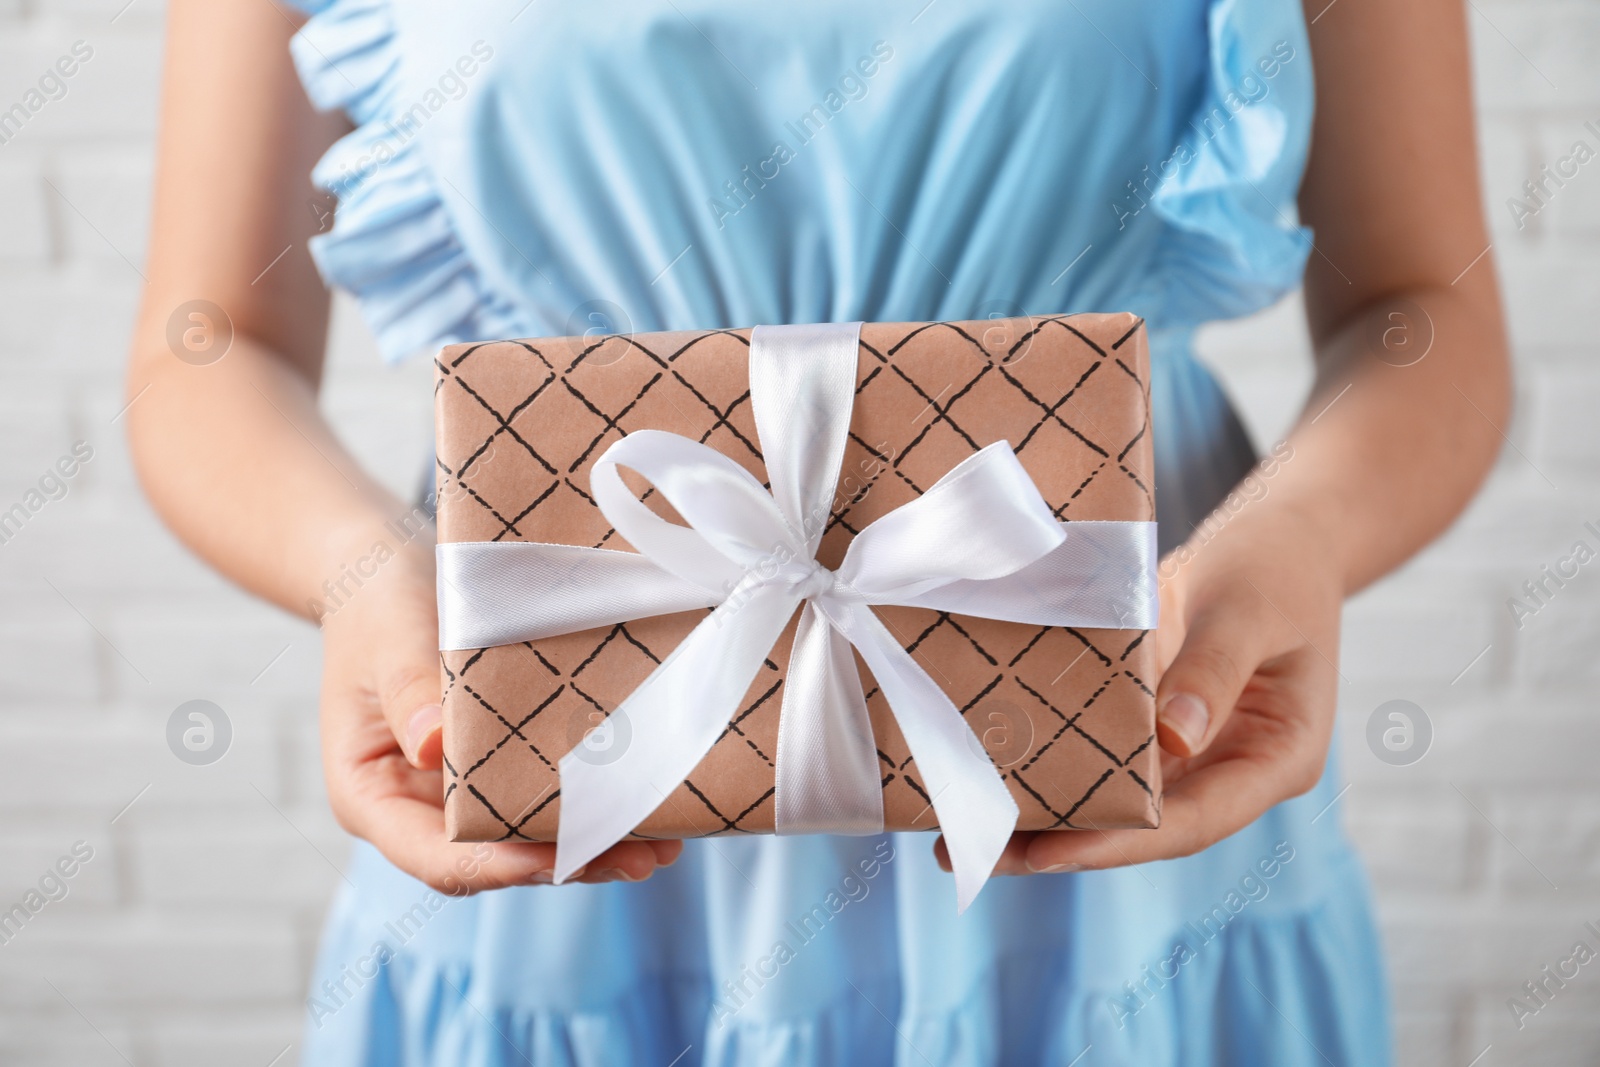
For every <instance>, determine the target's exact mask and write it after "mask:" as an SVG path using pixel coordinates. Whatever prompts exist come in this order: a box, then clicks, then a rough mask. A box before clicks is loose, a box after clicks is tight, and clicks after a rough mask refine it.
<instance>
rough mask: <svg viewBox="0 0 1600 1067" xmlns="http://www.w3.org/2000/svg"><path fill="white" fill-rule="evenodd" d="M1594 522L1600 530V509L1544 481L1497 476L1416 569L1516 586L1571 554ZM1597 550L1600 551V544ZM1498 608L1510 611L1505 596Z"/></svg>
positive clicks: (1427, 550)
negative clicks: (1564, 495) (1553, 489)
mask: <svg viewBox="0 0 1600 1067" xmlns="http://www.w3.org/2000/svg"><path fill="white" fill-rule="evenodd" d="M1590 519H1593V520H1595V525H1597V526H1600V506H1597V507H1594V508H1585V507H1583V506H1582V503H1581V501H1578V500H1573V499H1570V498H1557V497H1556V495H1555V494H1554V493H1552V492H1551V490H1550V487H1549V486H1547V485H1545V484H1544V483H1543V482H1542V481H1539V480H1537V479H1535V480H1533V481H1532V482H1531V483H1530V482H1528V481H1526V480H1523V479H1519V478H1514V477H1496V478H1492V479H1491V480H1490V482H1489V484H1488V485H1487V486H1486V487H1485V488H1484V491H1483V492H1482V493H1480V494H1479V495H1478V496H1477V497H1476V498H1475V499H1474V500H1473V501H1472V503H1471V504H1469V505H1468V506H1467V510H1466V511H1465V512H1464V513H1463V514H1462V516H1461V518H1459V519H1458V520H1457V521H1456V522H1455V524H1454V525H1453V526H1451V528H1450V529H1449V530H1447V531H1446V532H1445V534H1444V536H1443V537H1441V538H1440V539H1439V540H1438V541H1436V542H1434V543H1433V544H1432V545H1430V546H1429V547H1428V548H1426V549H1424V550H1423V553H1422V555H1421V556H1419V557H1418V558H1417V560H1416V561H1415V563H1414V564H1412V566H1413V567H1414V568H1415V569H1417V570H1419V571H1427V570H1429V569H1430V568H1435V567H1438V568H1444V569H1448V570H1449V571H1451V572H1453V573H1455V574H1457V575H1459V576H1462V577H1463V578H1465V577H1466V576H1468V575H1472V576H1475V577H1478V578H1482V579H1487V580H1490V581H1494V582H1498V583H1505V584H1509V585H1511V586H1512V587H1513V588H1515V586H1517V585H1520V584H1521V583H1522V582H1523V581H1526V580H1527V579H1529V578H1531V577H1533V576H1534V575H1536V574H1537V573H1538V570H1539V567H1540V566H1541V565H1542V564H1546V563H1551V562H1553V561H1555V560H1556V559H1559V558H1560V557H1561V556H1563V555H1565V554H1566V553H1567V552H1568V551H1569V550H1570V549H1571V547H1572V542H1573V541H1575V540H1577V539H1578V538H1579V537H1582V536H1584V532H1585V531H1584V530H1583V523H1584V522H1585V521H1587V520H1590ZM1591 540H1594V539H1593V537H1592V535H1591ZM1595 547H1596V548H1597V549H1600V542H1596V544H1595ZM1496 595H1497V596H1499V595H1500V591H1497V593H1496ZM1493 606H1494V607H1495V609H1496V611H1497V612H1503V611H1505V604H1504V603H1503V597H1501V599H1500V600H1496V601H1494V602H1493ZM1509 617H1510V616H1509V615H1507V618H1509Z"/></svg>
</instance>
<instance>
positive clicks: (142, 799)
mask: <svg viewBox="0 0 1600 1067" xmlns="http://www.w3.org/2000/svg"><path fill="white" fill-rule="evenodd" d="M179 703H180V701H177V700H173V701H171V702H163V703H160V704H157V705H154V706H153V707H152V708H151V709H150V711H149V713H148V714H144V715H135V714H132V713H128V714H123V715H119V716H117V717H115V718H111V717H107V716H102V715H51V716H34V717H31V718H30V720H29V721H26V722H23V723H18V724H11V723H5V724H0V743H3V744H4V745H5V746H6V751H8V752H11V753H13V759H14V765H13V766H12V767H11V769H10V770H9V771H8V772H7V774H6V775H5V776H4V778H3V779H0V808H9V809H14V810H38V809H41V808H48V809H68V810H80V811H82V810H94V811H98V812H102V813H103V817H104V818H105V819H107V820H110V819H111V818H112V817H113V816H114V815H116V813H117V812H119V811H121V810H122V809H123V808H124V807H125V806H126V805H128V804H130V803H132V804H134V806H133V807H132V808H129V809H128V813H127V814H126V815H124V816H122V818H120V819H119V820H118V822H119V823H121V822H123V821H125V820H130V819H131V820H133V821H134V822H137V821H138V820H139V819H141V818H143V817H144V812H145V811H147V810H149V809H150V808H151V807H156V806H161V805H171V804H194V803H196V802H202V803H216V802H218V801H219V800H220V801H228V802H233V803H239V804H246V805H249V806H251V807H254V806H255V805H256V804H258V803H261V796H262V795H263V794H264V795H265V796H266V797H268V798H271V799H272V800H273V801H274V802H276V801H277V800H278V799H280V798H281V789H280V787H279V774H278V770H277V768H278V760H279V757H280V753H279V751H278V747H277V744H276V737H275V735H274V733H273V731H272V729H271V725H270V724H264V723H261V722H258V721H256V720H254V719H253V718H252V717H251V715H250V714H249V708H248V707H246V706H241V705H240V704H239V703H233V704H232V711H231V712H230V711H229V710H228V708H227V707H226V706H224V712H225V713H228V715H229V719H230V721H231V724H232V727H233V738H232V740H231V742H230V746H229V748H228V751H227V753H226V754H225V755H224V756H223V757H222V758H221V759H220V760H218V761H217V762H215V763H212V764H210V765H208V766H192V765H190V764H187V763H183V762H181V761H179V759H178V758H177V757H176V756H175V755H173V754H172V752H171V751H170V750H169V749H168V748H167V739H166V722H167V717H168V715H169V714H170V713H171V711H172V709H174V708H176V707H177V705H178V704H179ZM218 703H219V704H225V703H227V702H218ZM85 768H93V773H88V774H86V773H84V770H85ZM146 787H148V788H146ZM257 790H259V792H257ZM136 797H137V798H138V799H137V801H136V802H135V798H136Z"/></svg>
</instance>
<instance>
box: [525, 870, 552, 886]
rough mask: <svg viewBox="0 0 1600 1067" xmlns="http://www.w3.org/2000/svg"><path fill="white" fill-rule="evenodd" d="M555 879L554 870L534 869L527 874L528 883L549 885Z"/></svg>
mask: <svg viewBox="0 0 1600 1067" xmlns="http://www.w3.org/2000/svg"><path fill="white" fill-rule="evenodd" d="M555 880H556V874H555V872H554V871H534V872H533V873H532V874H531V875H529V876H528V884H529V885H551V884H553V883H554V882H555Z"/></svg>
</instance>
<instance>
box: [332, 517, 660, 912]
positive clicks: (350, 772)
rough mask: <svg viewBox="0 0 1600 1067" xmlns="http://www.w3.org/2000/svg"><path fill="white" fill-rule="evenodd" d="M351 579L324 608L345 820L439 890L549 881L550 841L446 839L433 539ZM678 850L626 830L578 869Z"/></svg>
mask: <svg viewBox="0 0 1600 1067" xmlns="http://www.w3.org/2000/svg"><path fill="white" fill-rule="evenodd" d="M372 548H373V545H372V543H371V541H370V540H369V541H367V542H365V547H363V548H361V549H358V550H357V551H356V552H355V553H354V555H352V556H351V557H350V558H351V559H352V560H354V559H356V558H359V557H360V556H363V555H367V556H371V554H372ZM346 587H347V588H349V589H351V590H352V592H351V595H350V596H348V597H344V598H342V599H343V601H344V602H343V604H342V606H339V607H337V608H333V609H332V610H331V611H330V612H329V613H327V614H324V615H323V617H322V634H323V670H322V763H323V773H324V775H325V776H326V779H327V785H328V800H329V803H330V804H331V805H332V806H333V812H334V815H335V817H337V818H338V820H339V824H340V825H341V826H343V827H344V828H345V829H346V830H348V831H349V832H350V833H352V834H355V835H356V836H357V837H362V838H365V839H366V840H368V841H370V842H372V844H373V845H375V846H377V848H378V851H380V852H382V853H383V854H384V855H385V856H386V857H388V858H389V861H390V862H392V863H393V864H394V865H395V866H397V867H399V868H400V869H401V870H403V871H405V872H406V873H408V874H410V875H412V876H414V877H416V878H418V879H421V880H422V881H423V882H426V883H427V884H428V885H430V886H432V887H433V888H434V889H435V890H438V891H439V892H441V893H448V894H451V895H454V896H464V895H467V894H471V893H476V892H478V891H480V890H484V889H500V888H504V887H506V886H513V885H539V884H547V883H549V882H550V880H551V869H552V868H553V867H554V865H555V856H556V847H555V845H554V844H545V843H534V842H527V841H497V842H493V843H484V842H479V843H458V842H451V841H447V840H446V839H445V828H444V783H443V777H442V773H441V769H440V768H441V766H442V764H443V754H442V745H441V730H440V707H439V702H440V678H439V652H438V633H439V623H438V609H437V607H436V602H435V599H434V567H433V546H432V544H431V542H430V543H426V544H423V543H416V542H414V543H411V544H407V545H405V546H402V547H401V548H400V550H399V552H398V553H396V554H395V555H393V556H391V557H389V558H388V559H386V560H384V561H383V562H382V563H379V564H378V565H377V574H376V575H375V576H374V577H372V578H370V579H366V580H365V581H364V583H363V584H362V585H360V587H359V588H357V587H355V583H354V582H353V581H347V582H346ZM325 606H327V607H330V608H331V607H332V605H331V604H329V605H325ZM682 851H683V842H681V841H648V842H647V841H623V842H620V843H619V844H617V845H614V846H613V847H611V848H610V849H608V850H606V851H605V852H604V853H602V854H601V855H600V856H598V857H597V858H596V859H594V860H593V861H592V862H590V863H589V865H588V866H587V867H586V868H585V869H584V873H583V874H582V875H581V877H579V878H578V879H577V880H578V881H582V882H610V881H617V880H622V881H630V882H637V881H640V880H642V879H644V878H648V877H649V876H650V875H651V874H652V873H654V871H655V870H656V868H657V867H662V866H667V865H669V864H671V863H673V862H674V861H675V860H676V859H677V858H678V856H679V854H680V853H681V852H682Z"/></svg>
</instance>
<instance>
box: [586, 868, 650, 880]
mask: <svg viewBox="0 0 1600 1067" xmlns="http://www.w3.org/2000/svg"><path fill="white" fill-rule="evenodd" d="M594 877H595V880H596V881H600V882H638V881H641V880H642V879H639V878H635V877H633V876H632V875H630V874H629V873H628V872H627V871H625V870H623V869H622V868H621V867H606V868H605V869H603V870H599V871H596V872H595V874H594Z"/></svg>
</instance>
